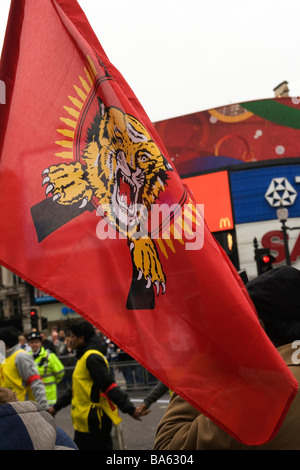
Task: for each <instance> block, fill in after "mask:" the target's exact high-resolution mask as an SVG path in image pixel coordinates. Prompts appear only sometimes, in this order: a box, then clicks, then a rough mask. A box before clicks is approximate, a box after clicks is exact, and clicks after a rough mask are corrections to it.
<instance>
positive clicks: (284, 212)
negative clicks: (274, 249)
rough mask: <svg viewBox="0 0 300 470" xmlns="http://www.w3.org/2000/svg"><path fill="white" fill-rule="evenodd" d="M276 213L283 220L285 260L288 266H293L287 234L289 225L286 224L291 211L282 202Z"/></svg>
mask: <svg viewBox="0 0 300 470" xmlns="http://www.w3.org/2000/svg"><path fill="white" fill-rule="evenodd" d="M276 215H277V218H278V220H279V221H280V222H281V230H282V233H283V243H284V252H285V260H286V264H287V265H288V266H291V258H290V251H289V245H288V236H287V231H288V229H289V227H287V226H286V221H287V219H288V216H289V211H288V210H287V208H286V207H284V206H283V205H282V203H280V207H279V209H277V211H276Z"/></svg>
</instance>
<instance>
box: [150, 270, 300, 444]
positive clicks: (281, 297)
mask: <svg viewBox="0 0 300 470" xmlns="http://www.w3.org/2000/svg"><path fill="white" fill-rule="evenodd" d="M246 287H247V290H248V292H249V295H250V297H251V299H252V301H253V304H254V306H255V308H256V310H257V314H258V317H259V320H260V323H261V325H262V327H263V328H264V329H265V331H266V334H267V335H268V337H269V338H270V340H271V341H272V342H273V344H274V346H275V347H276V348H277V351H278V353H279V354H280V355H281V357H282V358H283V360H284V361H285V362H286V364H287V366H288V368H289V370H290V371H291V373H292V374H293V375H294V377H295V378H296V380H297V382H298V384H299V383H300V361H299V359H298V353H297V351H295V344H293V343H294V341H297V340H299V339H300V271H299V270H298V269H296V268H293V267H290V266H281V267H278V268H274V269H272V270H270V271H268V272H266V273H264V274H261V275H260V276H258V277H257V278H255V279H253V280H251V281H250V282H248V283H247V285H246ZM236 334H237V335H238V331H237V332H236ZM249 340H251V338H249ZM297 344H298V342H297ZM296 347H297V346H296ZM261 361H262V367H263V358H261ZM258 372H259V371H258ZM254 379H255V377H254ZM274 393H276V390H274ZM245 426H247V423H245ZM262 426H263V422H262ZM154 449H155V450H241V449H246V450H256V449H260V450H300V390H299V391H298V393H297V395H296V396H295V398H294V400H293V402H292V404H291V406H290V409H289V411H288V413H287V415H286V417H285V419H284V420H283V423H282V425H281V427H280V429H279V431H278V432H277V434H276V435H275V437H274V438H273V439H271V440H270V441H269V442H267V443H265V444H263V445H261V446H247V445H244V444H241V443H240V442H237V441H236V440H235V439H234V438H233V437H232V436H230V435H229V434H227V433H226V432H225V431H224V430H223V429H221V428H220V427H219V426H218V425H217V424H215V423H214V422H213V421H211V420H210V419H208V418H207V417H206V416H204V415H203V414H201V413H200V412H199V411H198V410H196V409H195V408H194V407H192V406H191V405H190V404H189V403H187V402H186V401H184V400H183V399H182V398H181V397H180V396H179V395H177V394H176V393H173V395H172V397H171V400H170V404H169V406H168V408H167V410H166V412H165V414H164V416H163V418H162V419H161V421H160V423H159V425H158V428H157V432H156V438H155V443H154Z"/></svg>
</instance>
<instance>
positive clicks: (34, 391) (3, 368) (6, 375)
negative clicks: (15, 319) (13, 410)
mask: <svg viewBox="0 0 300 470" xmlns="http://www.w3.org/2000/svg"><path fill="white" fill-rule="evenodd" d="M0 341H3V343H4V344H5V359H4V360H3V361H2V362H1V364H0V387H5V388H9V389H10V390H12V391H13V392H15V393H16V395H17V398H18V400H20V401H25V400H34V401H36V402H38V403H39V404H40V405H41V406H42V407H43V409H45V410H47V409H48V408H49V405H48V401H47V397H46V391H45V385H44V383H43V381H42V378H41V377H40V375H39V373H38V370H37V368H36V365H35V363H34V360H33V358H32V357H31V356H30V355H29V354H28V352H26V351H24V349H22V348H21V345H20V343H19V332H18V330H17V329H16V328H15V327H13V326H7V327H3V328H1V329H0Z"/></svg>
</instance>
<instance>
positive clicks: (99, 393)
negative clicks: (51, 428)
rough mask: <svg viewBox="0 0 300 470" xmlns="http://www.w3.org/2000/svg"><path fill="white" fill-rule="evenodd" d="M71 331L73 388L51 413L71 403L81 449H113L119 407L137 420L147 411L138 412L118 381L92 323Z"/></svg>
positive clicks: (79, 323)
mask: <svg viewBox="0 0 300 470" xmlns="http://www.w3.org/2000/svg"><path fill="white" fill-rule="evenodd" d="M70 331H71V334H70V344H71V347H72V349H73V350H76V356H77V363H76V366H75V370H74V372H73V376H72V391H68V392H67V393H66V394H64V395H63V396H62V397H60V398H59V399H58V401H57V402H56V404H55V405H53V406H52V407H50V409H49V412H50V414H52V415H53V416H55V414H56V413H57V412H58V411H59V410H60V409H62V408H64V407H65V406H68V405H69V404H70V403H71V404H72V409H71V416H72V422H73V426H74V430H75V434H74V442H75V443H76V445H77V446H78V448H79V450H112V448H113V445H112V437H111V430H112V423H114V424H115V425H118V424H119V423H120V421H121V418H120V417H119V414H118V408H119V409H120V410H121V411H122V412H123V413H128V414H129V415H130V416H132V417H133V418H134V419H137V420H140V417H141V416H143V415H145V414H148V413H147V412H143V413H141V412H138V411H137V409H136V408H135V406H134V405H133V403H132V402H131V401H130V400H129V398H128V395H127V394H126V393H125V392H123V390H121V389H120V388H119V387H118V386H117V384H116V383H115V381H114V378H113V376H112V374H111V373H110V370H109V366H108V362H107V360H106V358H105V356H104V355H103V354H102V352H101V350H100V349H101V345H100V343H99V341H98V337H97V335H96V333H95V329H94V327H93V325H91V324H90V323H88V322H86V321H82V322H78V323H75V324H74V325H72V326H71V327H70ZM117 407H118V408H117Z"/></svg>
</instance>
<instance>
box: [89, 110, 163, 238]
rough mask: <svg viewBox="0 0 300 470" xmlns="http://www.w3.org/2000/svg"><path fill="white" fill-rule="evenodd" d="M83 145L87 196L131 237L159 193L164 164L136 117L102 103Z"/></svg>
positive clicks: (118, 227)
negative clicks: (85, 143)
mask: <svg viewBox="0 0 300 470" xmlns="http://www.w3.org/2000/svg"><path fill="white" fill-rule="evenodd" d="M87 142H88V143H87V146H86V149H85V152H84V155H83V162H84V164H85V165H86V173H87V180H88V182H89V185H90V187H91V188H92V192H93V194H94V195H95V196H96V198H97V199H98V201H99V204H100V205H105V207H106V211H105V212H106V215H107V217H108V218H109V219H110V220H112V219H113V220H114V221H115V224H116V226H117V229H118V230H119V231H120V232H122V233H123V234H125V232H127V235H128V234H130V233H131V234H132V233H133V231H134V228H135V227H136V226H137V225H138V224H141V223H143V222H144V219H145V218H146V217H147V211H148V210H150V207H151V204H153V203H154V202H155V200H156V199H157V198H158V196H159V193H160V192H161V191H164V189H165V185H166V181H167V173H166V171H167V169H169V165H168V163H167V161H166V160H165V158H164V157H163V155H162V154H161V152H160V150H159V148H158V147H157V145H156V144H155V143H154V141H153V140H152V138H151V136H150V134H149V133H148V131H147V130H146V129H145V128H144V126H143V125H142V124H141V123H140V122H139V121H138V120H137V119H136V118H134V117H133V116H130V115H128V114H124V113H123V112H122V111H120V110H119V109H117V108H113V107H110V108H105V107H104V105H103V103H102V102H101V101H99V113H98V115H97V116H96V117H95V119H94V122H93V124H92V126H91V128H90V129H89V131H88V137H87Z"/></svg>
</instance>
